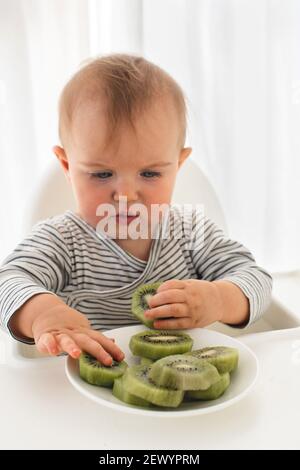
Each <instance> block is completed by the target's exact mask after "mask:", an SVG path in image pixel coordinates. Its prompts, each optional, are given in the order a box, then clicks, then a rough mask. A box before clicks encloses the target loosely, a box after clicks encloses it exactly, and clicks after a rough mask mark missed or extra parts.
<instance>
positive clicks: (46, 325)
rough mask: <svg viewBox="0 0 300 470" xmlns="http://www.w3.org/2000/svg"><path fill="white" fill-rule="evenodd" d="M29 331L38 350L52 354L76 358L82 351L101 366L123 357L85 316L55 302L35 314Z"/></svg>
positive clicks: (108, 364) (118, 349)
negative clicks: (55, 304) (43, 310)
mask: <svg viewBox="0 0 300 470" xmlns="http://www.w3.org/2000/svg"><path fill="white" fill-rule="evenodd" d="M32 333H33V337H34V341H35V344H36V347H37V349H38V351H40V352H42V353H46V354H50V355H52V356H55V355H57V354H60V353H61V352H66V353H68V354H69V355H70V356H72V357H73V358H75V359H77V358H78V357H79V356H80V354H81V352H82V351H85V352H87V353H89V354H91V355H92V356H94V357H95V358H96V359H98V361H100V362H101V363H102V364H104V365H105V366H110V365H111V364H112V360H113V359H115V360H116V361H122V360H123V359H124V353H123V352H122V351H121V349H120V348H119V347H118V346H117V345H116V344H115V343H114V340H113V339H111V338H108V337H107V336H105V335H104V334H102V333H100V332H98V331H95V330H93V329H92V328H91V326H90V323H89V321H88V319H87V318H86V316H85V315H83V314H82V313H80V312H78V311H77V310H75V309H73V308H71V307H68V306H67V305H57V306H55V307H52V308H50V309H49V310H47V311H45V312H43V313H41V314H40V315H38V317H36V318H35V320H34V322H33V324H32Z"/></svg>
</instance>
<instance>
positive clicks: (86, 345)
mask: <svg viewBox="0 0 300 470" xmlns="http://www.w3.org/2000/svg"><path fill="white" fill-rule="evenodd" d="M74 339H75V341H76V343H77V344H78V346H79V347H80V348H81V349H82V350H83V351H86V352H87V353H89V354H91V355H92V356H94V357H95V358H96V359H97V360H98V361H100V362H101V363H102V364H104V365H105V366H111V365H112V362H113V359H112V357H111V355H110V354H109V353H108V352H107V351H106V348H105V349H104V347H103V346H102V345H101V344H99V343H98V342H97V341H95V340H94V339H93V338H91V337H90V336H88V335H87V334H85V333H74ZM106 340H107V343H108V344H109V345H111V347H113V346H115V345H114V344H113V343H112V341H109V340H108V339H107V338H106Z"/></svg>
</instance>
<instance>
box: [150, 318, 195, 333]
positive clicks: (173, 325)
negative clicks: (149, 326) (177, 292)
mask: <svg viewBox="0 0 300 470" xmlns="http://www.w3.org/2000/svg"><path fill="white" fill-rule="evenodd" d="M153 326H154V328H157V329H159V330H183V329H185V328H193V326H192V324H191V318H190V317H182V318H168V319H167V320H156V321H155V322H154V324H153Z"/></svg>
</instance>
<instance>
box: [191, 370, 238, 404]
mask: <svg viewBox="0 0 300 470" xmlns="http://www.w3.org/2000/svg"><path fill="white" fill-rule="evenodd" d="M229 385H230V374H229V372H225V374H220V380H218V382H215V383H214V384H212V385H211V386H210V387H209V388H208V389H207V390H192V391H188V392H186V394H185V398H190V399H192V400H216V399H217V398H219V397H220V396H221V395H223V393H224V392H225V391H226V390H227V388H228V387H229Z"/></svg>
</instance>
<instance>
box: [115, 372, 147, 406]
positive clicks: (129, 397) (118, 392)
mask: <svg viewBox="0 0 300 470" xmlns="http://www.w3.org/2000/svg"><path fill="white" fill-rule="evenodd" d="M112 394H113V395H114V396H115V397H116V398H118V400H121V401H123V402H124V403H127V404H128V405H135V406H144V407H149V406H150V403H149V402H148V401H146V400H143V398H140V397H137V396H135V395H133V394H132V393H130V392H129V391H128V390H127V389H126V387H125V386H124V380H123V377H119V378H118V379H115V381H114V386H113V390H112Z"/></svg>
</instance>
